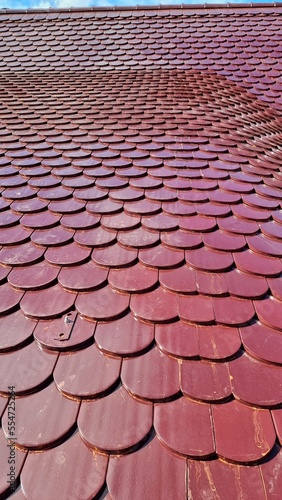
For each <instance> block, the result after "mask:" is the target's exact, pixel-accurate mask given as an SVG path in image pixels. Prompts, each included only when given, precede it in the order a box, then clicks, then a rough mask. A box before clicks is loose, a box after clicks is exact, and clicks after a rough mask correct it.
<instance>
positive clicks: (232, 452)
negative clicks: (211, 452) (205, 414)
mask: <svg viewBox="0 0 282 500" xmlns="http://www.w3.org/2000/svg"><path fill="white" fill-rule="evenodd" d="M212 415H213V421H214V430H215V442H216V451H217V453H218V455H219V456H220V457H222V458H225V459H228V460H231V461H233V462H238V463H252V462H255V461H258V460H261V459H262V458H264V457H265V456H266V455H267V454H268V453H269V452H270V451H271V449H272V448H273V446H274V444H275V438H276V435H275V431H274V427H273V423H272V420H271V416H270V413H269V411H268V410H262V409H258V408H252V407H250V406H246V405H244V404H242V403H240V402H239V401H230V402H228V403H225V404H224V405H213V406H212ZM242 440H243V442H244V447H243V448H242V446H241V443H242Z"/></svg>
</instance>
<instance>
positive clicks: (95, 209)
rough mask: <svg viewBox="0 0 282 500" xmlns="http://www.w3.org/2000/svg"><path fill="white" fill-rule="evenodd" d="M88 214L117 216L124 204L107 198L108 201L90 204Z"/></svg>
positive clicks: (87, 207)
mask: <svg viewBox="0 0 282 500" xmlns="http://www.w3.org/2000/svg"><path fill="white" fill-rule="evenodd" d="M86 209H87V211H88V212H90V213H93V214H105V215H108V214H115V213H118V212H120V211H121V210H122V204H121V203H117V202H115V201H112V200H110V199H109V198H107V199H106V200H102V201H97V202H96V203H93V202H89V203H87V205H86Z"/></svg>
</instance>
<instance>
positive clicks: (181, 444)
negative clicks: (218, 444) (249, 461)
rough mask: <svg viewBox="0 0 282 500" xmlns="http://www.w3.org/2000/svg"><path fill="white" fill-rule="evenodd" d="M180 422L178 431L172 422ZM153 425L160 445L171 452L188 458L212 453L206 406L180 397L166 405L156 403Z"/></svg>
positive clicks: (212, 445)
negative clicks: (162, 444)
mask: <svg viewBox="0 0 282 500" xmlns="http://www.w3.org/2000/svg"><path fill="white" fill-rule="evenodd" d="M177 421H178V422H179V421H180V422H181V428H180V429H179V432H177V433H176V432H175V423H176V422H177ZM154 426H155V429H156V433H157V435H158V437H159V439H160V441H161V442H163V443H164V444H165V445H166V446H168V447H169V448H171V449H172V450H173V451H176V452H177V453H180V454H182V455H188V456H190V457H192V458H198V457H209V456H211V455H213V454H214V453H215V444H214V438H213V430H212V421H211V414H210V407H209V405H204V404H199V403H196V402H194V401H191V400H189V399H188V398H185V397H182V398H180V399H177V400H176V401H172V402H170V403H166V404H162V403H160V404H156V405H155V413H154Z"/></svg>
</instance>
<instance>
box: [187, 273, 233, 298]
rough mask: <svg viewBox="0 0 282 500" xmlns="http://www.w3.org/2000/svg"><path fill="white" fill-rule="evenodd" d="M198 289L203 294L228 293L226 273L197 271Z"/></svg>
mask: <svg viewBox="0 0 282 500" xmlns="http://www.w3.org/2000/svg"><path fill="white" fill-rule="evenodd" d="M195 275H196V287H197V291H198V293H199V294H201V295H215V296H217V295H226V293H227V291H228V290H227V284H226V281H225V274H223V273H209V272H203V271H195Z"/></svg>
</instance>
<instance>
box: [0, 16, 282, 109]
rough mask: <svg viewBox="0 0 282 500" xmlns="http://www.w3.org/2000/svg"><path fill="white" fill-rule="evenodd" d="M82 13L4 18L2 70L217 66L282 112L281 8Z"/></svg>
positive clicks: (204, 67) (191, 67)
mask: <svg viewBox="0 0 282 500" xmlns="http://www.w3.org/2000/svg"><path fill="white" fill-rule="evenodd" d="M23 16H24V15H23ZM76 16H77V18H76V19H74V18H73V15H69V20H68V22H67V23H66V19H65V18H63V19H60V16H58V15H57V16H56V15H54V14H52V13H47V14H46V13H45V14H43V15H41V16H40V15H39V17H38V14H34V16H32V14H31V15H30V16H29V20H24V21H23V22H21V21H20V18H19V15H14V16H13V15H12V14H10V15H9V16H8V18H7V16H4V18H3V17H2V19H3V21H2V23H1V24H0V33H1V37H2V41H1V44H0V54H1V69H2V70H3V71H5V70H12V71H20V70H23V69H24V70H28V71H36V70H37V71H40V70H41V71H46V70H58V69H59V70H76V71H81V70H87V69H94V70H100V69H102V70H103V69H107V70H118V69H123V70H124V69H130V68H137V69H144V68H145V69H147V68H148V69H151V70H156V69H161V68H166V69H172V68H182V69H195V68H197V69H200V70H206V69H208V68H211V69H213V70H215V71H218V72H220V73H221V74H223V75H226V76H227V77H228V78H230V79H231V80H234V81H235V82H240V83H241V84H243V85H244V87H246V88H249V89H250V90H251V91H252V92H253V93H254V94H255V95H257V96H258V97H259V98H260V99H262V100H263V101H266V102H269V103H271V104H272V105H273V106H276V107H277V108H278V109H281V106H282V103H281V85H280V84H279V78H281V71H282V64H281V54H282V47H281V36H282V35H281V33H280V30H279V28H280V25H281V22H280V10H279V9H277V10H276V12H275V14H273V13H271V12H267V10H266V9H265V12H261V13H260V14H258V13H255V14H252V13H248V14H246V11H244V10H242V12H240V10H239V9H238V10H237V11H236V13H234V12H230V13H226V14H225V15H224V14H221V15H218V13H216V14H214V13H213V12H212V11H210V12H208V10H203V11H202V12H201V14H199V15H192V16H191V15H190V16H189V15H187V14H186V15H185V11H182V12H181V15H173V14H172V15H167V14H166V16H165V17H164V16H162V15H159V13H157V12H156V13H155V15H152V14H151V15H148V16H147V17H142V19H141V18H140V17H138V16H137V15H136V12H135V13H134V14H132V13H129V14H128V15H127V16H126V17H123V16H120V17H114V18H113V17H109V18H105V17H104V18H103V17H101V18H100V19H97V17H96V14H95V13H93V14H92V16H91V14H90V15H89V13H87V14H86V15H85V14H83V13H80V14H79V13H77V14H76ZM23 19H25V18H24V17H23ZM0 20H1V19H0Z"/></svg>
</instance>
